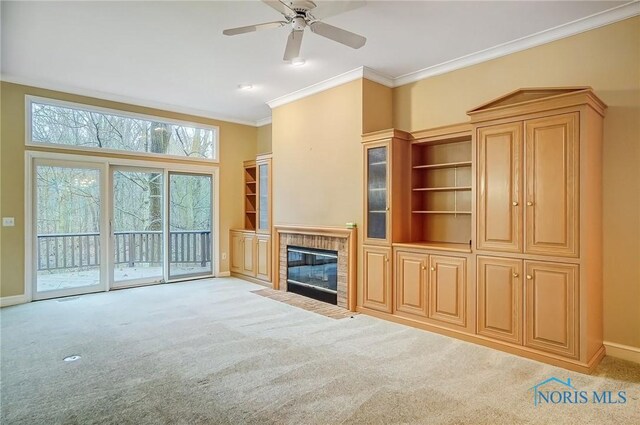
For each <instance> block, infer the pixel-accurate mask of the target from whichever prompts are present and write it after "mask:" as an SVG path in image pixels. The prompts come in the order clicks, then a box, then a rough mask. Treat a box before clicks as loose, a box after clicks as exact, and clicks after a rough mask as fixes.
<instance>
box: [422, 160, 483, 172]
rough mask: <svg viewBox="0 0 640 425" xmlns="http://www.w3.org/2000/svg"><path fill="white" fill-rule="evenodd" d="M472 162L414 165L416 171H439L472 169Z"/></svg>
mask: <svg viewBox="0 0 640 425" xmlns="http://www.w3.org/2000/svg"><path fill="white" fill-rule="evenodd" d="M470 166H471V161H460V162H443V163H440V164H429V165H414V166H413V169H414V170H438V169H440V168H458V167H470Z"/></svg>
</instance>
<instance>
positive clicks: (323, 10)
mask: <svg viewBox="0 0 640 425" xmlns="http://www.w3.org/2000/svg"><path fill="white" fill-rule="evenodd" d="M262 2H263V3H265V4H266V5H268V6H270V7H272V8H273V9H275V10H277V11H278V12H280V13H281V14H282V15H283V16H284V20H283V21H276V22H266V23H263V24H256V25H248V26H246V27H239V28H231V29H226V30H224V31H222V33H223V34H224V35H238V34H245V33H248V32H254V31H260V30H266V29H271V28H280V27H283V26H285V25H291V33H290V34H289V38H288V39H287V46H286V48H285V50H284V58H283V59H284V60H285V61H290V60H293V59H296V58H298V57H299V56H300V46H301V45H302V36H303V35H304V29H305V28H306V27H309V28H311V32H313V33H314V34H318V35H320V36H322V37H326V38H328V39H330V40H333V41H337V42H338V43H341V44H344V45H345V46H349V47H351V48H353V49H359V48H360V47H362V46H364V44H365V43H366V42H367V39H366V38H365V37H363V36H361V35H358V34H355V33H352V32H350V31H347V30H343V29H342V28H338V27H334V26H333V25H329V24H325V23H324V22H321V21H320V19H322V18H326V17H328V16H331V15H336V14H337V13H341V12H346V11H348V10H352V9H355V8H358V7H361V6H363V5H364V3H365V2H364V1H347V2H345V1H340V2H337V1H336V2H324V3H323V4H321V5H320V7H318V5H316V4H315V3H314V2H312V1H306V0H303V1H286V0H282V1H278V0H262Z"/></svg>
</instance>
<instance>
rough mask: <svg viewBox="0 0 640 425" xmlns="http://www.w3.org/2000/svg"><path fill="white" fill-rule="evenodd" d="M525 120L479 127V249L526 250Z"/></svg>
mask: <svg viewBox="0 0 640 425" xmlns="http://www.w3.org/2000/svg"><path fill="white" fill-rule="evenodd" d="M522 143H523V142H522V122H516V123H508V124H500V125H494V126H491V127H484V128H480V129H478V145H477V152H478V153H477V155H478V162H477V164H478V179H477V180H478V182H477V185H478V230H477V233H478V236H477V247H478V249H486V250H493V251H504V252H522V238H521V235H522V208H521V202H522V200H521V199H520V198H521V196H520V194H521V184H522V182H521V175H522Z"/></svg>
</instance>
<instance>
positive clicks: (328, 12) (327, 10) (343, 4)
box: [311, 1, 367, 19]
mask: <svg viewBox="0 0 640 425" xmlns="http://www.w3.org/2000/svg"><path fill="white" fill-rule="evenodd" d="M366 5H367V2H366V1H323V2H322V3H321V2H318V6H317V7H315V8H313V9H311V14H312V15H313V17H314V18H315V19H324V18H328V17H329V16H335V15H338V14H340V13H344V12H348V11H350V10H354V9H359V8H361V7H364V6H366Z"/></svg>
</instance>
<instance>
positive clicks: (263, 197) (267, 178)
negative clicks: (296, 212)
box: [256, 158, 271, 234]
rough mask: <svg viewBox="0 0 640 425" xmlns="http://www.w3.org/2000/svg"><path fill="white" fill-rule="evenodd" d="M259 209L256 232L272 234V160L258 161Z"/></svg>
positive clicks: (257, 209)
mask: <svg viewBox="0 0 640 425" xmlns="http://www.w3.org/2000/svg"><path fill="white" fill-rule="evenodd" d="M256 168H257V177H256V182H257V185H256V186H257V198H258V203H257V208H256V215H257V217H256V232H257V233H268V234H269V233H271V159H268V158H267V159H260V160H258V161H256Z"/></svg>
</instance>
